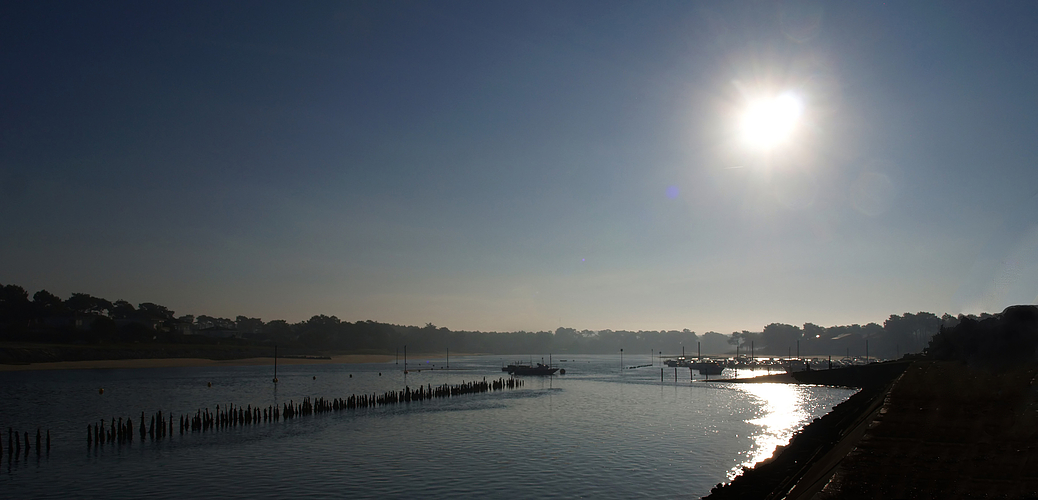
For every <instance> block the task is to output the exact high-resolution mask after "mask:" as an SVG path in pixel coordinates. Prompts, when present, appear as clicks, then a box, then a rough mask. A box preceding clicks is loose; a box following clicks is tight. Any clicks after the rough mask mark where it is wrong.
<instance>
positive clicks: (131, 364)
mask: <svg viewBox="0 0 1038 500" xmlns="http://www.w3.org/2000/svg"><path fill="white" fill-rule="evenodd" d="M476 355H478V354H471V353H458V354H457V356H476ZM440 357H442V356H440V355H439V354H433V355H430V354H429V353H424V354H422V353H418V354H415V355H413V356H409V358H410V359H414V360H416V361H417V360H426V359H440ZM395 359H396V356H395V355H393V354H337V355H330V356H327V357H293V356H291V355H289V356H286V357H278V365H279V366H284V365H338V364H360V363H389V362H391V361H394V360H395ZM267 365H270V366H273V365H274V357H273V356H263V357H252V358H238V359H208V358H132V359H97V360H83V361H47V362H40V363H26V364H0V372H20V371H41V370H109V369H126V368H205V367H214V366H267Z"/></svg>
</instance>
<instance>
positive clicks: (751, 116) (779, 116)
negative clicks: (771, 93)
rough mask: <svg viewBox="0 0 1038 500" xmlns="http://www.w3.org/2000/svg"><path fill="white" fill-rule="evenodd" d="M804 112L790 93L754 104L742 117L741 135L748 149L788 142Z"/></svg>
mask: <svg viewBox="0 0 1038 500" xmlns="http://www.w3.org/2000/svg"><path fill="white" fill-rule="evenodd" d="M802 112H803V105H802V104H801V103H800V100H799V99H797V98H796V97H794V96H793V95H791V94H782V95H780V96H778V97H774V98H768V99H760V100H757V101H753V102H751V103H750V105H749V106H748V107H747V108H746V112H745V113H744V114H743V117H742V133H743V138H744V139H745V140H746V143H747V144H749V145H750V146H753V147H756V148H761V149H771V148H773V147H775V146H778V145H779V144H782V143H784V142H786V141H787V140H789V137H790V136H791V135H792V134H793V131H794V129H795V128H796V124H797V121H798V120H799V118H800V115H801V113H802Z"/></svg>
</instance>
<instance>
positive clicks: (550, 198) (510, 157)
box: [0, 0, 1038, 333]
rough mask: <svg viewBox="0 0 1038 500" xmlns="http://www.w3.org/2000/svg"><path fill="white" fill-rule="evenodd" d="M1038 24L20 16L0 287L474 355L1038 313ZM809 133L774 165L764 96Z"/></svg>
mask: <svg viewBox="0 0 1038 500" xmlns="http://www.w3.org/2000/svg"><path fill="white" fill-rule="evenodd" d="M1036 26H1038V3H1035V2H918V3H911V4H909V5H904V2H890V4H889V5H888V4H884V3H882V2H785V3H772V2H702V3H697V2H685V1H682V2H663V1H652V2H644V3H635V2H605V1H598V0H596V1H591V2H527V1H523V2H476V1H472V2H349V3H324V2H280V3H263V2H251V1H250V2H136V1H134V2H69V3H62V2H13V1H12V2H4V3H3V4H2V5H0V47H2V49H0V67H2V71H0V283H4V284H10V283H14V284H18V285H22V286H24V287H25V288H26V289H28V290H29V291H30V293H32V292H34V291H36V290H39V289H47V290H48V291H50V292H52V293H55V294H57V295H59V296H61V297H67V296H68V295H69V294H70V293H72V292H84V293H90V294H93V295H96V296H101V297H105V298H108V299H110V300H115V299H126V300H129V301H130V302H133V303H138V302H156V303H159V304H163V305H166V306H168V307H170V308H171V309H173V310H174V311H176V312H177V314H196V315H197V314H209V315H213V316H230V317H233V316H235V315H238V314H243V315H247V316H253V317H260V318H263V319H264V320H272V319H286V320H289V321H298V320H302V319H306V318H309V317H310V316H312V315H314V314H329V315H337V316H338V317H340V318H341V319H344V320H349V321H356V320H365V319H371V320H375V321H384V322H390V323H398V324H418V325H422V324H425V323H426V322H432V323H434V324H436V325H437V326H446V327H448V328H451V329H480V330H499V331H504V330H520V329H524V330H541V329H554V328H556V327H558V326H567V327H574V328H578V329H583V328H589V329H603V328H611V329H654V330H655V329H681V328H690V329H692V330H695V331H697V332H700V333H702V332H705V331H709V330H715V331H720V332H722V333H730V332H731V331H733V330H743V329H746V330H759V329H760V328H762V327H763V326H764V325H765V324H767V323H770V322H786V323H792V324H802V323H804V322H814V323H818V324H822V325H825V326H828V325H833V324H850V323H866V322H870V321H877V322H882V320H883V319H885V318H886V317H887V316H888V315H889V314H891V313H901V312H917V311H930V312H934V313H937V314H941V313H945V312H950V313H960V312H980V311H999V310H1001V309H1002V308H1004V307H1005V306H1007V305H1010V304H1018V303H1034V302H1035V300H1036V296H1038V90H1036V89H1038V50H1036V48H1038V30H1036V29H1035V27H1036ZM783 92H789V93H792V94H794V95H796V96H797V97H798V99H799V100H800V102H801V103H802V110H803V111H802V114H801V116H800V118H799V121H798V122H797V125H796V127H797V128H796V129H795V131H794V133H793V135H791V136H790V138H789V140H788V141H787V142H785V143H783V144H782V145H781V146H779V147H776V148H774V149H771V150H768V151H763V150H760V149H756V148H752V147H749V146H748V145H747V144H745V143H744V142H743V141H742V140H741V139H740V137H739V129H738V120H739V117H740V116H741V114H742V112H743V111H742V110H743V109H744V108H745V106H746V105H747V101H748V99H751V98H752V97H753V96H757V95H771V94H776V93H783Z"/></svg>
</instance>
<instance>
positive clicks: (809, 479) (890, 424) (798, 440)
mask: <svg viewBox="0 0 1038 500" xmlns="http://www.w3.org/2000/svg"><path fill="white" fill-rule="evenodd" d="M1036 345H1038V308H1036V307H1034V306H1014V307H1010V308H1007V309H1006V310H1005V311H1003V312H1002V313H1001V314H999V315H996V316H994V317H992V318H988V319H986V320H983V321H963V322H961V323H960V324H959V325H957V326H955V327H953V328H948V329H942V331H941V332H940V333H939V334H938V335H937V336H935V337H934V340H933V341H932V342H931V344H930V349H929V350H928V353H927V356H926V357H923V358H920V359H915V360H906V361H899V362H888V363H877V364H872V365H868V366H865V367H852V368H846V369H839V370H831V371H817V372H799V373H795V374H791V375H779V376H772V377H770V378H768V377H762V378H766V379H769V380H770V381H774V382H790V383H808V384H824V385H846V386H853V387H861V388H862V390H861V391H860V392H858V393H857V394H855V395H854V396H852V397H851V398H850V399H848V400H847V401H845V402H844V403H841V404H840V405H837V406H836V407H835V408H834V409H833V411H832V412H830V413H829V414H827V415H825V416H823V417H822V418H820V419H816V420H815V421H814V422H813V423H812V424H810V425H808V426H807V427H805V428H804V429H803V430H802V431H801V432H799V433H798V434H796V435H795V436H794V437H793V438H792V440H791V441H790V444H789V445H788V446H786V447H784V448H780V449H779V450H777V451H776V453H775V456H774V457H773V458H772V459H770V460H768V461H765V462H762V463H761V464H759V465H758V466H757V467H755V468H754V469H751V470H747V471H746V472H745V473H744V474H743V475H742V476H740V477H738V478H736V479H735V480H734V481H732V483H730V484H728V485H718V487H715V488H714V490H713V491H712V493H711V494H710V495H709V496H708V497H706V498H710V499H714V500H716V499H726V498H775V499H778V498H787V499H803V498H814V499H819V500H828V499H837V498H840V499H844V498H861V499H866V498H869V499H871V498H1033V497H1035V496H1036V495H1038V467H1036V465H1038V386H1036V380H1038V365H1036V363H1035V346H1036ZM748 381H750V380H749V379H747V380H743V381H742V382H748ZM753 381H757V380H753Z"/></svg>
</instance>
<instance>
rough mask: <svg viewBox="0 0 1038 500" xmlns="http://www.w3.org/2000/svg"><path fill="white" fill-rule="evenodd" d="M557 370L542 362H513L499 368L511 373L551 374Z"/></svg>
mask: <svg viewBox="0 0 1038 500" xmlns="http://www.w3.org/2000/svg"><path fill="white" fill-rule="evenodd" d="M558 370H559V369H558V368H552V367H550V366H548V365H546V364H543V363H537V364H536V365H529V364H525V363H513V364H510V365H508V366H505V367H503V368H501V371H503V372H508V373H510V374H512V375H552V374H554V373H555V372H556V371H558Z"/></svg>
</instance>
